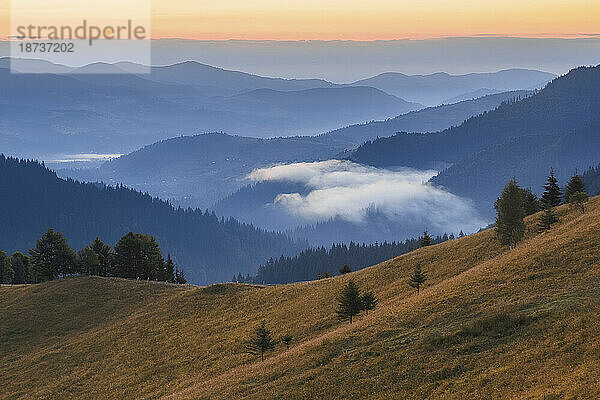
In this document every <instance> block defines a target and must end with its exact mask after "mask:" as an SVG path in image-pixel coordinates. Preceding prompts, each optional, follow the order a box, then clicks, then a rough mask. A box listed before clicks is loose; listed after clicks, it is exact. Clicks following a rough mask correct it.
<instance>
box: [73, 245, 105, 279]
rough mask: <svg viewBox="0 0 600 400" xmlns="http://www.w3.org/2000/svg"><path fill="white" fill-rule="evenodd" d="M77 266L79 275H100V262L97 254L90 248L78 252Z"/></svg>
mask: <svg viewBox="0 0 600 400" xmlns="http://www.w3.org/2000/svg"><path fill="white" fill-rule="evenodd" d="M77 264H78V270H77V273H79V274H85V275H93V276H98V275H100V274H99V272H100V261H99V260H98V256H97V255H96V252H95V251H94V250H92V249H91V248H90V247H89V246H87V247H84V248H83V249H81V250H79V251H78V252H77Z"/></svg>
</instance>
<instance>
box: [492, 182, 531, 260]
mask: <svg viewBox="0 0 600 400" xmlns="http://www.w3.org/2000/svg"><path fill="white" fill-rule="evenodd" d="M496 211H497V216H496V236H497V237H498V239H499V240H500V243H501V244H503V245H508V246H509V247H510V248H511V249H512V248H513V246H515V245H516V244H517V243H518V242H519V241H520V240H521V239H522V238H523V236H524V234H525V222H523V219H524V218H525V210H524V208H523V197H522V194H521V189H520V188H519V186H518V185H517V182H516V181H515V180H514V179H511V180H510V181H509V182H508V183H507V184H506V187H505V188H504V190H503V191H502V196H500V198H499V199H498V201H497V202H496Z"/></svg>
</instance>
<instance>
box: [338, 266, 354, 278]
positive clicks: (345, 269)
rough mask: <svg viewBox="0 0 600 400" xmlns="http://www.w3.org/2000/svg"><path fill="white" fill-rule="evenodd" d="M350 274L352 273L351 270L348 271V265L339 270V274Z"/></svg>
mask: <svg viewBox="0 0 600 400" xmlns="http://www.w3.org/2000/svg"><path fill="white" fill-rule="evenodd" d="M350 272H352V269H350V266H349V265H348V264H344V266H343V267H342V268H340V274H342V275H346V274H349V273H350Z"/></svg>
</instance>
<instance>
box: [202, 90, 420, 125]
mask: <svg viewBox="0 0 600 400" xmlns="http://www.w3.org/2000/svg"><path fill="white" fill-rule="evenodd" d="M206 108H208V109H214V110H220V111H229V112H237V113H242V114H244V115H252V116H255V117H256V116H258V117H265V118H269V117H272V116H276V117H272V118H274V119H275V121H274V123H273V124H272V125H271V126H265V127H264V133H263V134H262V135H256V136H261V137H267V136H289V135H290V134H295V135H315V134H318V133H321V132H325V131H328V130H331V129H335V128H337V127H340V126H347V125H350V124H355V123H359V122H365V121H371V120H380V119H385V118H390V117H394V116H397V115H400V114H405V113H407V112H410V111H414V110H418V109H421V108H423V106H422V105H420V104H415V103H409V102H407V101H404V100H402V99H399V98H397V97H395V96H392V95H389V94H387V93H384V92H382V91H380V90H378V89H374V88H370V87H342V88H340V87H337V88H317V89H306V90H300V91H287V92H282V91H276V90H272V89H257V90H252V91H250V92H246V93H242V94H239V95H235V96H230V97H225V98H214V99H212V101H210V102H209V103H208V104H207V105H206Z"/></svg>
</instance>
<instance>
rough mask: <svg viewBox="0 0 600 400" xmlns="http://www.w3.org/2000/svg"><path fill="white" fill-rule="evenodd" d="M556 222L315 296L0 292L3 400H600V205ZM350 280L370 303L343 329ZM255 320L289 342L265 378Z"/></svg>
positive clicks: (50, 288) (238, 291)
mask: <svg viewBox="0 0 600 400" xmlns="http://www.w3.org/2000/svg"><path fill="white" fill-rule="evenodd" d="M560 213H561V217H562V222H561V223H560V224H559V225H557V226H555V227H554V228H553V230H552V231H551V232H550V233H546V234H543V235H535V234H534V233H533V227H534V225H535V223H536V222H537V221H536V220H537V218H538V216H534V217H532V218H530V220H529V225H530V231H529V232H528V238H527V240H526V241H525V242H524V243H523V244H521V245H520V246H518V247H517V248H516V249H515V250H513V251H512V252H507V251H505V249H502V248H501V247H500V246H498V245H497V243H496V241H495V240H494V238H493V232H492V231H486V232H482V233H479V234H477V235H473V236H470V237H466V238H462V239H458V240H455V241H451V242H447V243H443V244H441V245H437V246H432V247H429V248H425V249H421V250H418V251H415V252H413V253H410V254H407V255H404V256H401V257H398V258H396V259H393V260H390V261H388V262H385V263H382V264H380V265H377V266H374V267H371V268H368V269H365V270H362V271H359V272H356V273H353V274H350V275H349V276H344V277H337V278H331V279H327V280H321V281H317V282H310V283H299V284H294V285H287V286H277V287H258V286H243V285H233V284H228V285H214V286H210V287H208V288H187V289H185V288H177V287H174V286H169V285H161V284H148V283H140V282H126V281H121V280H112V279H101V278H77V279H69V280H64V281H60V282H52V283H48V284H44V285H38V286H28V287H3V288H2V289H0V310H1V312H2V322H0V344H1V347H0V377H2V381H3V383H4V386H3V388H2V389H0V398H4V397H6V398H18V397H19V396H23V397H26V395H27V396H29V397H39V398H69V397H73V398H100V397H101V398H114V399H120V398H132V397H138V398H139V397H145V398H160V397H162V396H166V397H172V398H182V399H188V398H189V399H197V398H202V399H204V398H206V399H213V398H242V397H245V398H269V399H279V398H281V399H283V398H285V399H290V398H292V399H293V398H334V397H337V398H369V399H389V398H425V397H430V398H507V397H509V398H547V399H551V398H597V397H598V396H599V395H600V324H598V323H597V316H598V314H599V313H600V285H599V283H600V282H599V276H600V198H595V199H593V200H592V201H591V203H590V205H589V210H588V212H587V213H586V214H585V215H581V214H580V213H578V212H576V211H572V210H569V209H568V208H566V207H563V208H561V210H560ZM415 262H420V263H422V265H423V268H424V271H425V272H426V273H427V274H428V276H429V280H428V281H427V282H426V288H425V290H424V292H423V293H422V294H421V296H416V295H415V293H414V291H412V289H411V288H410V287H409V286H408V285H407V284H406V282H407V277H408V275H409V274H410V272H411V270H412V268H413V266H414V263H415ZM350 278H352V279H355V280H356V281H357V282H358V283H359V284H360V286H361V287H362V288H364V289H371V290H373V291H374V292H375V294H376V295H377V296H378V297H379V299H380V305H379V307H378V309H377V310H376V311H375V312H374V313H370V314H369V316H364V315H363V316H361V317H360V318H358V320H357V322H356V323H355V324H352V325H351V326H350V325H347V324H342V323H339V322H338V321H337V320H336V319H335V315H334V310H335V301H334V297H335V295H336V294H337V292H338V291H339V290H340V289H341V287H342V286H343V285H344V284H345V282H347V280H348V279H350ZM38 307H41V310H40V309H39V308H38ZM263 318H264V319H266V320H267V321H268V323H269V325H270V326H271V327H272V328H273V331H274V333H276V334H277V335H279V334H283V333H286V332H290V333H291V334H292V335H293V336H294V338H295V342H294V343H293V348H292V349H291V350H290V351H289V352H285V351H283V349H282V347H281V346H279V347H278V349H277V351H276V352H275V353H272V354H270V355H269V357H268V359H267V360H266V361H265V363H264V364H260V363H257V362H256V360H255V359H252V358H250V357H249V356H247V355H245V354H244V353H243V340H244V339H245V338H247V337H248V335H249V333H250V331H251V330H252V329H253V327H254V326H255V324H257V323H258V322H259V321H260V320H261V319H263ZM42 327H43V328H44V329H42ZM173 393H175V394H173Z"/></svg>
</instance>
